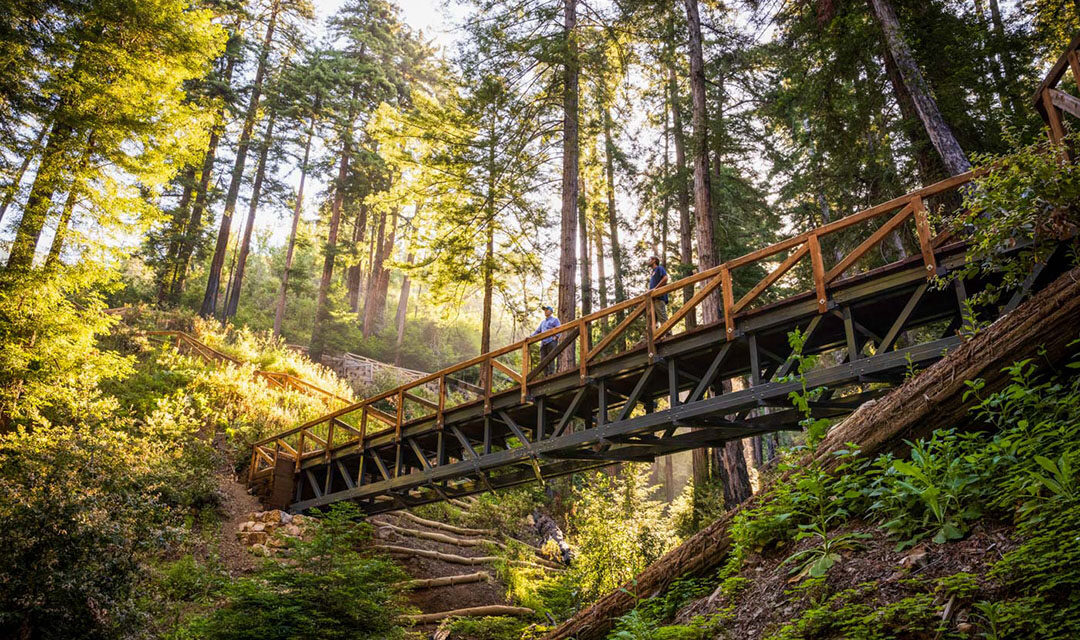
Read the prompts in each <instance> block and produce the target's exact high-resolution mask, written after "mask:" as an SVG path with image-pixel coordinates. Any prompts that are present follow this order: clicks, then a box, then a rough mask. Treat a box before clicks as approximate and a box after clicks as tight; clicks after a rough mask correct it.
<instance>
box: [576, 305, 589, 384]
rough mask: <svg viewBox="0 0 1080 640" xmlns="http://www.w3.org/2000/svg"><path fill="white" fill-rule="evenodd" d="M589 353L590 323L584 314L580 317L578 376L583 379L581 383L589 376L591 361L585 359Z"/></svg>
mask: <svg viewBox="0 0 1080 640" xmlns="http://www.w3.org/2000/svg"><path fill="white" fill-rule="evenodd" d="M588 353H589V323H588V322H585V317H584V316H582V317H581V318H580V319H578V376H579V378H580V380H581V384H585V378H586V377H587V376H588V366H589V363H588V361H587V360H586V359H585V356H586V355H588Z"/></svg>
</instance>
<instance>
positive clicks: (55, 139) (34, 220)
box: [7, 120, 74, 269]
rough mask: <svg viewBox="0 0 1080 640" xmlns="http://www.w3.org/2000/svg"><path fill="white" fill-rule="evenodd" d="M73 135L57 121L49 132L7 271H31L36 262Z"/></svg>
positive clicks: (65, 126)
mask: <svg viewBox="0 0 1080 640" xmlns="http://www.w3.org/2000/svg"><path fill="white" fill-rule="evenodd" d="M73 135H74V132H73V131H72V130H71V128H70V127H68V126H67V125H65V124H62V123H61V122H60V121H59V120H55V121H54V122H53V125H52V129H51V130H50V133H49V141H48V142H47V143H46V144H45V149H44V150H43V151H42V153H41V162H39V163H38V168H37V172H36V173H35V175H34V182H33V184H32V185H31V186H30V195H29V197H28V198H27V200H26V205H25V206H24V207H23V215H22V219H21V220H20V221H19V226H18V229H17V230H16V232H15V241H14V242H13V243H12V245H11V253H10V254H8V261H7V266H8V269H30V268H31V266H33V263H34V253H35V252H36V250H37V243H38V239H39V238H40V237H41V230H42V228H43V227H44V226H45V220H46V219H48V217H49V211H50V210H51V209H52V198H53V194H55V193H56V191H57V190H58V189H59V187H60V184H61V182H62V181H63V178H64V174H65V169H66V166H65V165H66V164H67V152H66V147H67V146H68V143H69V142H70V141H71V138H72V136H73Z"/></svg>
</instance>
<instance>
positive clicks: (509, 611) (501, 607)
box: [405, 604, 536, 624]
mask: <svg viewBox="0 0 1080 640" xmlns="http://www.w3.org/2000/svg"><path fill="white" fill-rule="evenodd" d="M534 613H536V612H535V611H533V610H532V609H529V608H527V607H511V606H508V605H505V604H489V605H487V606H484V607H467V608H465V609H454V610H453V611H440V612H438V613H419V614H414V615H410V616H405V618H406V619H407V620H409V621H410V622H412V623H413V624H429V623H432V622H438V621H439V620H444V619H446V618H466V617H477V616H531V615H533V614H534Z"/></svg>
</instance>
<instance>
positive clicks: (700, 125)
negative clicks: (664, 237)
mask: <svg viewBox="0 0 1080 640" xmlns="http://www.w3.org/2000/svg"><path fill="white" fill-rule="evenodd" d="M685 5H686V23H687V29H688V31H689V34H690V42H689V45H690V46H689V49H690V94H691V99H692V103H693V117H692V122H691V124H692V126H693V138H692V140H693V144H692V150H691V151H692V153H693V158H694V214H695V217H696V225H697V226H696V230H697V244H698V270H700V271H707V270H709V269H711V268H713V267H714V266H716V265H717V256H716V250H715V247H714V246H713V218H712V187H711V184H710V180H709V129H708V126H709V125H708V122H709V119H708V114H707V113H706V108H705V58H704V53H703V51H702V45H701V17H700V15H699V14H698V3H697V0H685ZM702 309H703V310H702V313H701V316H702V321H703V322H704V323H705V324H706V325H708V324H713V323H715V322H717V321H718V320H719V317H720V314H719V302H718V296H717V295H715V294H713V295H710V296H708V297H707V298H705V300H704V301H703V302H702ZM708 458H709V455H708V451H707V450H704V449H695V450H694V452H693V458H692V460H693V466H694V470H693V471H694V487H695V495H694V501H695V504H698V505H700V504H701V500H702V498H703V497H704V496H703V495H702V494H701V493H699V492H698V490H699V488H700V487H702V486H703V483H704V482H707V479H708V478H709V471H708ZM731 461H732V460H731V459H730V458H724V459H722V462H724V463H727V462H731ZM744 466H745V465H744ZM717 475H718V476H720V477H722V478H724V479H726V478H730V477H733V476H734V475H735V474H733V473H731V470H728V469H717ZM726 484H727V483H725V485H726Z"/></svg>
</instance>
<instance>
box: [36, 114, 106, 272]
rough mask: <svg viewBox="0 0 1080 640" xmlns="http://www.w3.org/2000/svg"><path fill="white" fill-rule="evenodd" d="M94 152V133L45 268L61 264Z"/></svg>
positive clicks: (72, 187) (88, 137)
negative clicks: (87, 169)
mask: <svg viewBox="0 0 1080 640" xmlns="http://www.w3.org/2000/svg"><path fill="white" fill-rule="evenodd" d="M93 152H94V132H92V131H91V132H90V135H89V136H87V139H86V147H85V149H83V153H82V157H81V158H79V164H78V166H77V167H76V168H75V172H74V173H73V174H72V176H71V187H70V188H69V189H68V195H67V200H66V201H65V202H64V209H63V211H61V213H60V220H59V221H58V222H57V223H56V233H55V234H53V239H52V246H51V247H49V255H48V257H46V258H45V266H46V267H52V266H54V265H56V264H57V263H59V262H60V252H61V251H63V250H64V240H65V239H66V238H67V232H68V226H69V225H70V224H71V216H72V214H73V213H74V211H75V203H76V202H77V201H78V199H79V196H80V195H81V194H82V174H83V172H84V171H86V168H87V166H89V164H90V156H91V154H93Z"/></svg>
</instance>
